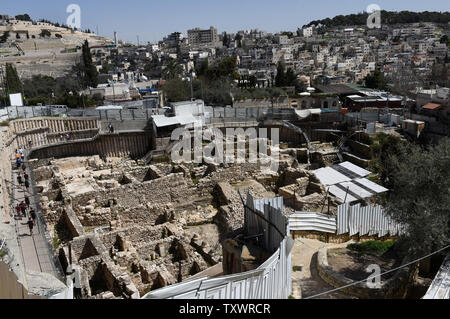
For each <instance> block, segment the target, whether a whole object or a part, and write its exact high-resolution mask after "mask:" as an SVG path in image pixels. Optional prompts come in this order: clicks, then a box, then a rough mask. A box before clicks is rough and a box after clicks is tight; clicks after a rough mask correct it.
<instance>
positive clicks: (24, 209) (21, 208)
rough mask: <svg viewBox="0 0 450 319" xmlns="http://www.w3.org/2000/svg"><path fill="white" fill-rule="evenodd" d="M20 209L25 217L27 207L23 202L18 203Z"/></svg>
mask: <svg viewBox="0 0 450 319" xmlns="http://www.w3.org/2000/svg"><path fill="white" fill-rule="evenodd" d="M20 210H21V212H22V216H23V217H27V207H26V206H25V203H24V202H21V203H20Z"/></svg>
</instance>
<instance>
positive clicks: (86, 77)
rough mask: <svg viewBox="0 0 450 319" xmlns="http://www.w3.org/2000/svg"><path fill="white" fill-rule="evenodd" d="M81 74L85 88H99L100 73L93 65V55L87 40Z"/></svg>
mask: <svg viewBox="0 0 450 319" xmlns="http://www.w3.org/2000/svg"><path fill="white" fill-rule="evenodd" d="M81 73H82V75H83V85H84V87H88V86H90V87H94V88H95V87H97V86H98V72H97V68H96V67H95V65H94V64H93V63H92V54H91V50H90V48H89V42H88V41H87V40H86V41H85V42H84V44H83V47H82V63H81Z"/></svg>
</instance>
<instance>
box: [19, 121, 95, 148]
mask: <svg viewBox="0 0 450 319" xmlns="http://www.w3.org/2000/svg"><path fill="white" fill-rule="evenodd" d="M11 125H12V127H13V129H14V132H15V134H16V135H17V142H16V147H17V148H20V147H22V148H28V147H29V144H28V143H29V141H31V142H32V143H33V147H40V146H45V145H51V144H57V143H62V142H66V141H67V137H66V134H70V140H71V141H74V140H82V139H88V138H93V137H95V136H96V135H97V134H98V133H99V127H100V126H99V122H98V120H97V119H86V118H47V117H41V118H33V119H24V120H15V121H12V122H11Z"/></svg>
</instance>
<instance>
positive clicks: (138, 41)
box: [137, 36, 139, 46]
mask: <svg viewBox="0 0 450 319" xmlns="http://www.w3.org/2000/svg"><path fill="white" fill-rule="evenodd" d="M137 45H138V46H139V36H137Z"/></svg>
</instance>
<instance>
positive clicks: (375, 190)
mask: <svg viewBox="0 0 450 319" xmlns="http://www.w3.org/2000/svg"><path fill="white" fill-rule="evenodd" d="M314 174H315V175H316V177H317V178H318V179H319V180H320V182H321V183H322V184H324V185H325V186H327V188H328V191H329V192H330V194H332V195H334V196H336V197H337V198H338V199H339V200H340V201H341V202H342V203H352V202H355V201H358V200H361V199H364V198H369V197H372V196H374V195H376V194H380V193H384V192H387V191H388V189H386V188H384V187H382V186H380V185H377V184H375V183H373V182H371V181H370V180H368V179H366V178H364V177H366V176H368V175H370V172H369V171H368V170H365V169H363V168H362V167H359V166H357V165H354V164H352V163H350V162H344V163H341V164H338V165H334V166H330V167H324V168H320V169H318V170H315V171H314Z"/></svg>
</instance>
